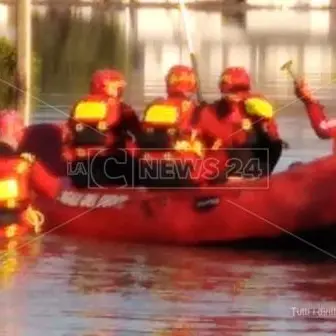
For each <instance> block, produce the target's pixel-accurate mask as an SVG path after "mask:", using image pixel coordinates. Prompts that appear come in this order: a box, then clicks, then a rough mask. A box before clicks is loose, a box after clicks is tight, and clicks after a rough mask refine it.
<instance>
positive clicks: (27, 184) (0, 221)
mask: <svg viewBox="0 0 336 336" xmlns="http://www.w3.org/2000/svg"><path fill="white" fill-rule="evenodd" d="M23 134H24V124H23V120H22V118H21V117H20V116H19V114H18V113H17V112H16V111H13V110H4V111H1V112H0V237H1V236H2V237H3V236H6V237H7V238H12V237H14V236H16V235H20V234H22V233H25V232H35V233H38V232H39V230H40V227H41V225H42V224H43V221H44V216H43V214H41V213H40V212H39V211H37V210H35V209H34V208H33V207H32V205H31V201H32V198H33V193H32V192H33V191H34V192H36V193H38V194H42V195H44V196H46V197H49V198H56V197H57V196H58V193H59V192H60V191H61V187H62V186H63V185H66V186H68V185H69V181H68V180H63V179H62V180H61V179H58V178H57V177H54V176H53V175H51V174H50V173H49V172H48V171H47V170H46V168H44V166H43V165H42V164H40V163H39V162H38V161H37V160H36V159H35V157H34V156H33V155H32V154H29V153H21V154H20V153H18V146H19V143H20V141H21V139H22V137H23Z"/></svg>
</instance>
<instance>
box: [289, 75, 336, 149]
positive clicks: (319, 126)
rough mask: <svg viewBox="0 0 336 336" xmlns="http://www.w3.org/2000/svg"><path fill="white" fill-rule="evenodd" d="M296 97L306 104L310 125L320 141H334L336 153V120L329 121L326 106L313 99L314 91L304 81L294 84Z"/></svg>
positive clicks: (299, 80) (300, 80)
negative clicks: (325, 111) (325, 110)
mask: <svg viewBox="0 0 336 336" xmlns="http://www.w3.org/2000/svg"><path fill="white" fill-rule="evenodd" d="M294 90H295V95H296V97H297V98H298V99H300V100H301V102H302V103H303V104H304V107H305V109H306V111H307V114H308V117H309V120H310V124H311V126H312V128H313V129H314V131H315V133H316V135H317V136H318V137H319V138H320V139H334V144H333V152H334V153H336V119H335V118H332V119H328V118H327V116H326V115H325V113H324V109H325V108H324V106H323V105H322V104H321V103H320V102H319V101H318V99H316V98H315V97H313V94H312V91H311V89H310V88H309V86H308V84H307V83H306V81H305V80H303V79H298V80H297V81H295V82H294Z"/></svg>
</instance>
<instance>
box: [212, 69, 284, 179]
mask: <svg viewBox="0 0 336 336" xmlns="http://www.w3.org/2000/svg"><path fill="white" fill-rule="evenodd" d="M219 89H220V92H221V94H222V97H221V99H219V100H217V101H215V102H214V103H213V108H214V110H215V111H216V115H217V118H218V119H219V120H220V121H221V122H222V123H231V124H232V127H233V129H234V132H233V133H232V135H231V136H232V138H233V139H232V141H233V147H234V149H233V150H231V151H230V158H231V159H239V160H240V161H241V162H242V163H243V164H242V166H244V167H245V166H247V165H248V162H249V161H250V160H251V159H253V158H256V159H257V160H258V162H259V163H260V168H261V171H262V175H268V174H270V173H271V172H272V171H273V169H274V168H275V165H276V164H277V162H278V160H279V158H280V156H281V154H282V148H283V147H284V146H285V147H286V146H287V143H285V142H284V141H283V140H281V139H280V136H279V133H278V127H277V124H276V121H275V119H274V109H273V106H272V105H271V104H270V103H269V102H268V101H267V99H266V98H264V97H263V96H262V95H260V94H258V93H255V92H253V91H252V90H251V80H250V76H249V74H248V73H247V71H246V70H245V69H244V68H242V67H228V68H226V69H225V70H224V71H223V72H222V74H221V76H220V80H219ZM250 173H251V172H249V174H250ZM255 173H256V175H257V176H259V175H260V170H259V169H256V171H255Z"/></svg>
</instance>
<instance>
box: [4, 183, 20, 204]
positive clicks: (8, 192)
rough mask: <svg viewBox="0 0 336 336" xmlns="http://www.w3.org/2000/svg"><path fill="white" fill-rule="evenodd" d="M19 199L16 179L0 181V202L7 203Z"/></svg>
mask: <svg viewBox="0 0 336 336" xmlns="http://www.w3.org/2000/svg"><path fill="white" fill-rule="evenodd" d="M18 197H19V186H18V182H17V180H15V179H8V180H2V181H0V201H7V200H10V199H16V198H18Z"/></svg>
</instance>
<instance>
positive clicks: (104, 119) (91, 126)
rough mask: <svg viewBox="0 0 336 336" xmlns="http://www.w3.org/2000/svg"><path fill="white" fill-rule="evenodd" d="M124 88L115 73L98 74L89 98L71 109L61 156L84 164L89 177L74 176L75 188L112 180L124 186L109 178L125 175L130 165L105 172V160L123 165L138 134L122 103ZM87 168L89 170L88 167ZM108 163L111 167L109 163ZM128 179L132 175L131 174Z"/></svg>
mask: <svg viewBox="0 0 336 336" xmlns="http://www.w3.org/2000/svg"><path fill="white" fill-rule="evenodd" d="M125 87H126V80H125V78H124V76H123V75H122V74H121V73H120V72H119V71H116V70H108V69H107V70H98V71H96V72H95V73H94V74H93V76H92V78H91V84H90V91H89V94H88V95H86V96H85V97H83V98H82V99H80V100H79V101H78V102H77V103H76V104H75V106H74V107H73V109H72V111H71V114H70V117H69V119H68V121H67V123H66V125H65V128H64V156H65V158H66V159H67V160H68V161H70V162H71V164H72V165H73V166H74V168H73V169H74V170H76V166H77V165H78V164H79V165H81V164H84V165H85V166H86V167H87V168H88V169H87V170H86V172H87V173H88V174H92V175H91V176H88V174H83V175H79V174H78V175H77V176H75V177H74V183H75V185H76V186H77V187H90V186H91V183H93V184H94V186H96V187H97V185H105V184H107V183H109V182H111V181H110V179H112V180H113V183H114V184H118V183H119V182H120V183H124V179H122V180H121V181H118V179H117V178H116V179H114V178H113V177H111V176H108V175H109V174H110V173H112V174H114V175H115V176H120V174H121V171H122V175H127V173H126V172H125V169H126V168H127V167H131V166H132V164H129V165H127V164H124V165H122V166H118V165H115V166H113V167H109V173H108V174H107V172H106V163H107V159H108V158H109V157H111V156H113V157H114V158H115V160H114V162H124V163H125V162H126V161H127V159H129V160H131V158H128V157H127V158H126V156H127V152H126V151H125V150H124V149H125V148H126V147H127V146H126V144H127V143H128V142H130V143H132V141H135V138H136V136H137V134H138V132H139V131H141V124H140V121H139V119H138V117H137V115H136V113H135V111H134V110H133V109H132V108H131V106H129V105H127V104H126V103H124V102H123V101H122V100H123V96H124V91H125ZM89 162H90V165H89V166H88V163H89ZM109 163H110V164H111V163H113V162H112V160H110V161H109ZM128 175H130V176H131V177H132V175H133V173H132V172H131V171H130V172H129V174H128Z"/></svg>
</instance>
